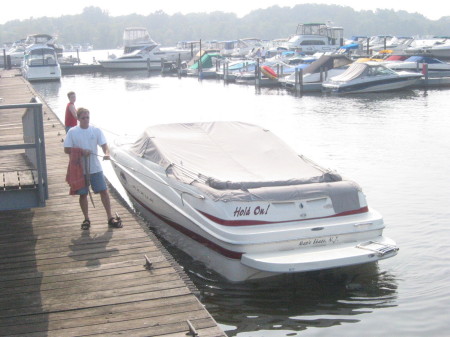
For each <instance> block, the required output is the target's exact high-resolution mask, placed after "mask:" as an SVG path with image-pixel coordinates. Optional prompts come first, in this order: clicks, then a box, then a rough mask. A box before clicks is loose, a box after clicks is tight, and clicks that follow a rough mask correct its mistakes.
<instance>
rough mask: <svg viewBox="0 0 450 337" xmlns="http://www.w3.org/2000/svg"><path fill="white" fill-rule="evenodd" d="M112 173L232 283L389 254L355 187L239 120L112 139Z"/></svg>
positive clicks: (176, 239) (147, 211) (376, 219)
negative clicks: (113, 171)
mask: <svg viewBox="0 0 450 337" xmlns="http://www.w3.org/2000/svg"><path fill="white" fill-rule="evenodd" d="M111 156H112V163H113V167H114V170H115V172H116V174H117V176H118V178H119V180H120V182H121V183H122V185H123V187H124V188H125V190H126V191H127V193H128V195H129V196H130V198H131V200H132V201H133V202H134V203H135V205H136V207H137V208H138V209H139V210H140V211H142V212H143V213H144V215H147V216H149V217H151V218H152V219H153V220H157V219H159V220H162V221H159V222H158V221H157V222H154V224H155V226H157V227H158V229H159V230H160V233H161V234H162V235H164V236H166V238H167V239H168V240H169V241H170V242H172V243H174V244H175V245H177V246H178V247H179V248H180V249H182V250H184V251H185V252H187V253H188V254H190V255H191V256H192V257H193V258H195V259H197V260H199V261H202V262H203V263H205V264H206V266H207V267H209V268H211V269H213V270H215V271H216V272H218V273H219V274H221V275H223V276H224V277H225V278H227V279H228V280H231V281H245V280H250V279H258V278H265V277H269V276H274V275H278V274H284V273H297V272H305V271H311V270H320V269H327V268H335V267H341V266H349V265H358V264H363V263H369V262H375V261H378V260H380V259H385V258H388V257H392V256H394V255H396V254H397V250H398V248H397V247H396V245H395V243H394V242H393V241H392V240H390V239H388V238H385V237H383V236H382V232H383V229H384V223H383V219H382V217H381V215H380V214H379V213H378V212H376V211H375V210H373V209H370V208H369V207H368V205H367V203H366V199H365V196H364V194H363V193H362V191H361V189H360V187H359V186H358V185H357V184H356V183H355V182H353V181H349V180H345V179H343V178H342V177H341V176H340V175H339V174H337V173H335V172H332V171H329V170H326V169H324V168H322V167H320V166H319V165H317V164H315V163H313V162H312V161H310V160H308V159H307V158H305V157H304V156H301V155H298V154H297V153H295V152H294V151H293V150H292V149H291V148H289V147H288V146H287V145H286V144H285V143H284V142H283V141H282V140H281V139H279V138H278V137H276V136H275V135H274V134H272V133H271V132H270V131H269V130H266V129H263V128H261V127H258V126H255V125H251V124H246V123H242V122H209V123H186V124H166V125H157V126H152V127H149V128H147V129H146V130H145V131H144V133H143V134H142V135H141V136H140V137H139V138H138V139H137V140H136V141H135V142H129V143H127V142H116V143H115V144H112V146H111Z"/></svg>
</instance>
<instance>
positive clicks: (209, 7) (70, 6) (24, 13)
mask: <svg viewBox="0 0 450 337" xmlns="http://www.w3.org/2000/svg"><path fill="white" fill-rule="evenodd" d="M303 3H320V4H337V5H341V6H349V7H352V8H354V9H355V10H362V9H364V10H375V9H377V8H381V9H393V10H405V11H407V12H410V13H414V12H417V13H420V14H423V15H424V16H426V17H427V18H429V19H432V20H436V19H439V18H440V17H442V16H450V2H447V1H446V0H439V1H437V0H427V1H423V0H422V1H420V0H419V1H414V0H408V1H406V0H376V1H364V0H318V1H299V0H257V1H255V0H244V1H236V0H224V1H213V0H164V1H143V0H126V1H120V0H117V1H111V0H77V1H58V2H56V1H55V0H39V1H25V2H24V1H8V4H7V5H5V6H4V9H3V10H1V11H0V24H2V23H5V22H6V21H9V20H14V19H19V20H23V19H29V18H30V17H34V18H38V17H42V16H48V17H59V16H61V15H67V14H80V13H81V12H82V10H83V8H85V7H89V6H95V7H100V8H101V9H103V10H106V11H108V13H109V15H111V16H119V15H126V14H131V13H137V14H142V15H148V14H150V13H153V12H155V11H157V10H162V11H164V12H165V13H167V14H170V15H171V14H174V13H182V14H187V13H193V12H207V13H208V12H212V11H223V12H232V13H236V14H237V15H238V16H240V17H241V16H243V15H245V14H248V13H249V12H251V11H252V10H255V9H258V8H267V7H270V6H273V5H279V6H281V7H285V6H287V7H293V6H295V5H296V4H303ZM313 19H314V18H311V20H313Z"/></svg>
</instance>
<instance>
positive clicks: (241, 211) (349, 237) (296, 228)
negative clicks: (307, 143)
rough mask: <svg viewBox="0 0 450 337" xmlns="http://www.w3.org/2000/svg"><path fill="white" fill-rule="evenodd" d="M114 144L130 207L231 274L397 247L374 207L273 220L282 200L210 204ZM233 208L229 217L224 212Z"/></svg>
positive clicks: (318, 263)
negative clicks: (337, 214)
mask: <svg viewBox="0 0 450 337" xmlns="http://www.w3.org/2000/svg"><path fill="white" fill-rule="evenodd" d="M116 151H117V150H116V149H115V148H114V147H113V148H112V157H113V158H114V159H113V168H114V170H115V172H116V174H117V176H118V177H119V180H120V181H121V183H122V185H123V186H124V188H125V190H126V192H127V194H128V195H129V197H130V199H131V200H132V201H133V202H134V203H135V206H136V208H137V209H138V210H139V211H141V212H142V213H143V214H144V215H145V216H146V217H148V218H149V219H151V220H152V225H155V226H156V229H157V231H158V232H159V233H160V234H161V235H162V236H164V237H165V238H166V239H167V240H168V241H169V242H171V243H172V244H174V245H175V246H177V247H178V248H180V249H181V250H183V251H185V252H186V253H187V254H189V255H190V256H192V257H193V258H194V259H196V260H199V261H201V262H203V263H204V264H205V265H206V266H207V267H208V268H210V269H212V270H214V271H216V272H217V273H219V274H221V275H222V276H224V277H225V278H227V279H228V280H230V281H233V282H241V281H247V280H252V279H261V278H266V277H270V276H275V275H278V274H284V273H297V272H306V271H312V270H320V269H328V268H335V267H342V266H350V265H357V264H363V263H371V262H376V261H378V260H380V259H384V258H388V257H392V256H394V255H396V254H397V250H398V249H397V248H396V246H395V243H394V242H392V241H391V240H389V239H386V238H384V237H383V236H382V230H383V228H384V224H383V221H382V218H381V216H380V215H379V214H378V213H377V212H375V211H370V210H368V209H365V210H363V211H362V212H360V213H358V212H355V213H356V214H349V215H342V216H340V217H334V216H328V217H323V218H315V219H311V220H308V219H306V220H304V221H301V220H295V221H288V220H286V221H282V222H276V221H275V220H274V219H275V218H276V217H275V218H271V217H266V215H267V216H268V215H269V214H268V213H269V212H267V210H268V209H269V208H268V207H269V206H270V207H277V206H279V207H282V208H284V207H288V206H289V205H288V204H286V205H285V204H280V205H269V206H264V205H262V204H258V205H256V204H255V203H243V204H242V205H241V206H240V205H239V204H233V203H230V205H225V204H226V203H224V205H221V206H220V207H219V208H220V209H221V210H212V208H213V207H212V206H211V205H213V204H214V202H213V201H211V200H207V199H202V198H201V195H195V192H192V191H188V190H186V191H184V192H180V189H178V188H177V187H174V186H171V182H170V181H168V180H165V179H164V177H163V175H159V174H157V173H155V172H152V171H151V170H149V171H145V172H144V171H142V170H140V168H139V166H138V165H137V162H127V161H125V163H123V162H122V160H121V159H123V158H124V157H123V156H122V155H117V152H116ZM120 162H122V163H120ZM130 167H133V169H130ZM226 207H229V209H228V210H226V209H225V210H223V208H226ZM264 207H266V208H264ZM215 211H217V212H215ZM233 211H234V216H232V219H228V220H224V219H223V218H225V215H224V214H226V213H231V214H233ZM208 212H209V213H208ZM256 216H260V218H261V220H256V219H258V218H257V217H256ZM247 217H249V219H250V217H251V219H253V220H246V219H247ZM241 219H242V220H241ZM280 228H281V229H282V230H280ZM268 233H269V234H268ZM371 242H378V243H377V244H376V245H379V246H380V247H384V249H386V250H387V252H381V251H378V252H377V251H376V249H374V250H370V249H364V248H359V247H358V245H366V246H368V247H369V248H372V246H370V245H371ZM386 247H388V248H386ZM331 257H335V258H331Z"/></svg>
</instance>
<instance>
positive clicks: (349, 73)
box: [331, 62, 370, 82]
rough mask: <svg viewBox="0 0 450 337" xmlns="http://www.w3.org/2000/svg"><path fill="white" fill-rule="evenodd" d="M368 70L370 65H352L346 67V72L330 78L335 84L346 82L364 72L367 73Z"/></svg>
mask: <svg viewBox="0 0 450 337" xmlns="http://www.w3.org/2000/svg"><path fill="white" fill-rule="evenodd" d="M369 68H370V65H368V64H367V63H363V62H361V63H353V64H352V65H350V67H348V69H347V70H346V71H344V72H343V73H342V74H340V75H337V76H334V77H332V78H331V80H332V81H335V82H347V81H351V80H354V79H355V78H358V77H360V76H361V75H362V74H363V73H364V72H367V71H368V69H369Z"/></svg>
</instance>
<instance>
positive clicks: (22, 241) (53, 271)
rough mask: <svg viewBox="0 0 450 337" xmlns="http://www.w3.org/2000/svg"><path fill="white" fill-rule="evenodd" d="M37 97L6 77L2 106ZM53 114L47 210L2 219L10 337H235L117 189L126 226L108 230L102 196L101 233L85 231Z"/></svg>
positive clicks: (0, 74) (4, 328)
mask: <svg viewBox="0 0 450 337" xmlns="http://www.w3.org/2000/svg"><path fill="white" fill-rule="evenodd" d="M35 95H36V93H35V92H34V90H33V88H32V86H31V85H30V84H29V83H28V82H27V81H25V80H24V79H23V78H22V77H21V76H18V72H17V70H10V71H2V70H0V98H2V100H1V102H0V104H16V103H24V102H29V101H30V99H31V97H33V96H35ZM0 111H1V110H0ZM1 113H4V112H3V111H1ZM43 113H44V132H45V144H46V158H47V167H48V190H49V199H48V200H47V202H46V207H43V208H34V209H27V210H16V211H3V212H0V336H9V337H12V336H39V337H41V336H57V337H64V336H165V337H186V336H197V334H198V336H199V337H203V336H204V337H209V336H211V337H213V336H224V337H225V336H226V335H225V333H224V332H223V331H222V330H221V329H220V327H218V325H217V323H216V322H215V320H214V319H213V318H212V317H211V315H210V314H209V313H208V312H207V310H206V309H205V308H204V306H203V305H202V304H201V303H200V302H199V300H198V299H197V297H196V296H195V294H194V293H193V292H192V291H193V290H195V289H194V286H193V285H192V284H191V283H190V282H189V279H188V278H187V276H186V275H185V274H184V272H183V271H182V270H181V268H180V267H179V266H178V265H177V263H176V262H175V261H173V259H172V258H171V257H170V255H169V254H168V253H167V252H166V251H165V249H164V247H162V245H161V244H160V243H159V241H158V240H157V238H155V237H154V236H153V234H152V233H151V232H150V231H149V230H148V229H147V227H146V225H145V223H144V222H143V221H142V220H141V219H140V218H139V217H137V216H136V215H135V214H134V213H133V212H132V211H130V210H129V209H128V208H127V205H126V204H125V203H124V202H122V201H121V198H120V196H119V195H117V193H116V192H115V191H114V190H111V203H112V208H113V211H117V212H118V213H119V214H120V215H121V217H122V219H123V221H124V228H121V229H109V228H108V226H107V224H106V214H105V212H104V209H103V207H102V206H101V201H100V198H99V196H96V195H94V201H95V204H96V206H97V208H95V209H94V208H92V206H91V208H90V218H91V222H92V226H91V230H90V231H81V230H80V224H81V222H82V220H83V217H82V214H81V211H80V209H79V206H78V198H77V197H73V196H69V194H68V185H67V184H66V183H65V174H66V169H67V163H68V157H67V155H65V154H64V153H63V145H62V139H63V137H64V128H63V126H62V125H61V123H60V121H59V120H58V118H57V117H56V115H55V114H54V113H53V112H52V111H51V110H50V109H49V107H48V106H46V105H45V103H44V106H43ZM14 114H16V116H12V115H14ZM14 114H12V115H10V116H7V118H2V116H0V143H2V144H3V143H8V142H9V141H14V140H15V139H16V138H17V132H19V131H20V130H21V129H20V128H19V127H18V125H19V124H20V122H21V119H20V118H21V116H20V111H18V112H17V113H14ZM3 117H4V116H3ZM2 121H3V122H2ZM5 124H8V125H5ZM10 129H12V130H16V131H10ZM5 130H9V131H8V132H6V131H5ZM0 198H1V196H0ZM0 202H1V199H0ZM145 256H147V257H148V258H149V259H150V260H151V262H152V265H151V268H150V269H147V268H146V267H145V266H144V265H145ZM190 327H191V329H190ZM192 327H193V328H192Z"/></svg>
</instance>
